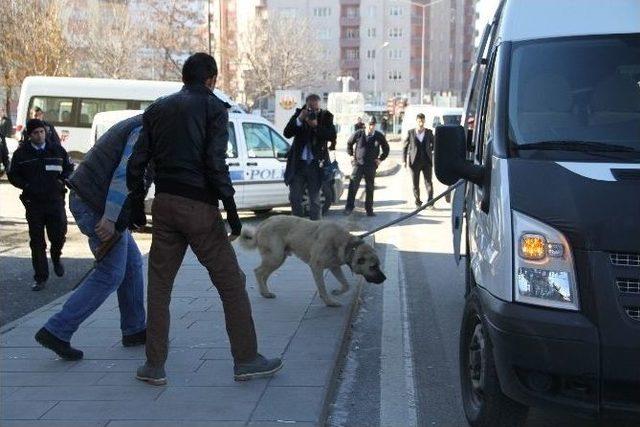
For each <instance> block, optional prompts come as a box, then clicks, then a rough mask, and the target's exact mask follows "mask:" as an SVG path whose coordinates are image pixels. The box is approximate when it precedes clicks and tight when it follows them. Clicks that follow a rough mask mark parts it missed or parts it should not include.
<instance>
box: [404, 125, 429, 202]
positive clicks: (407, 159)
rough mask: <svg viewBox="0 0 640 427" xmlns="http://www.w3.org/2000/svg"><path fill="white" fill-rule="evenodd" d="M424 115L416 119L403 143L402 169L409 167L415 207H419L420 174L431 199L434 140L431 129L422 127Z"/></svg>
mask: <svg viewBox="0 0 640 427" xmlns="http://www.w3.org/2000/svg"><path fill="white" fill-rule="evenodd" d="M424 120H425V117H424V114H422V113H420V114H418V116H417V117H416V124H417V127H416V128H415V129H411V130H409V133H408V134H407V138H406V139H405V141H404V148H403V150H402V160H403V163H404V167H407V164H408V165H409V168H410V169H411V177H412V180H413V196H414V197H415V202H416V206H421V205H422V201H421V200H420V174H422V175H423V176H424V185H425V188H426V189H427V193H428V194H429V200H431V199H433V182H432V180H431V179H432V172H431V168H432V165H433V147H434V138H433V132H431V129H427V128H425V127H424Z"/></svg>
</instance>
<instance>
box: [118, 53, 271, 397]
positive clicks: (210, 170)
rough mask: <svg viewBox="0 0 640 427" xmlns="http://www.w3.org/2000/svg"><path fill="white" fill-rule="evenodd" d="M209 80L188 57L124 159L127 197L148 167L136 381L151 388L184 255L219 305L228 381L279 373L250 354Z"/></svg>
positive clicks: (222, 130) (223, 117) (237, 227)
mask: <svg viewBox="0 0 640 427" xmlns="http://www.w3.org/2000/svg"><path fill="white" fill-rule="evenodd" d="M217 75H218V67H217V65H216V62H215V60H214V59H213V57H211V56H210V55H207V54H206V53H196V54H194V55H192V56H190V57H189V58H188V59H187V60H186V61H185V63H184V66H183V68H182V81H183V82H184V87H183V88H182V90H181V91H179V92H177V93H174V94H172V95H169V96H166V97H163V98H160V99H158V100H157V101H156V102H154V103H153V104H152V105H150V106H149V107H148V108H147V110H146V111H145V112H144V115H143V118H142V121H143V127H144V131H143V133H144V135H143V136H144V137H143V138H141V139H140V141H139V142H138V143H137V144H136V147H135V149H134V153H133V155H132V156H131V158H130V159H129V165H128V171H127V183H128V186H129V190H130V191H131V192H132V193H133V195H134V196H136V195H140V194H142V193H143V192H144V173H145V169H146V167H147V164H148V163H149V161H153V165H154V182H155V186H156V194H155V198H154V201H153V207H152V215H153V236H152V244H151V252H150V253H149V283H148V295H147V313H148V321H147V343H146V353H147V361H146V363H145V364H144V365H143V366H141V367H140V368H139V369H138V371H137V374H136V378H137V379H139V380H141V381H146V382H148V383H150V384H153V385H163V384H166V382H167V379H166V374H165V369H164V365H165V362H166V360H167V351H168V344H169V320H170V312H169V303H170V301H171V289H172V288H173V281H174V279H175V277H176V274H177V272H178V269H179V268H180V265H181V264H182V260H183V258H184V255H185V252H186V250H187V247H191V249H192V250H193V252H194V253H195V254H196V256H197V257H198V260H199V261H200V263H201V264H202V265H204V266H205V267H206V268H207V270H208V272H209V276H210V277H211V280H212V282H213V284H214V286H216V288H217V289H218V293H219V295H220V298H221V299H222V305H223V308H224V313H225V320H226V326H227V333H228V335H229V341H230V343H231V353H232V355H233V359H234V362H235V363H234V377H235V379H236V380H248V379H251V378H255V377H263V376H268V375H272V374H273V373H275V372H276V371H278V370H279V369H280V368H281V367H282V361H281V360H280V359H266V358H264V357H263V356H261V355H260V354H258V352H257V342H256V334H255V328H254V324H253V318H252V315H251V304H250V303H249V296H248V295H247V291H246V289H245V279H246V277H245V275H244V273H243V272H242V270H241V269H240V266H239V265H238V260H237V259H236V254H235V252H234V250H233V247H232V246H231V243H230V240H232V239H235V238H237V237H238V236H239V235H240V231H241V227H242V225H241V223H240V219H239V218H238V215H237V212H236V207H235V203H234V202H233V195H234V189H233V186H232V184H231V178H230V177H229V169H228V167H227V164H226V162H225V158H226V151H227V144H228V141H229V134H228V130H227V125H228V122H229V114H228V112H227V106H228V105H227V104H225V103H223V102H222V101H221V100H220V99H218V98H217V97H216V96H215V95H214V94H213V92H212V89H213V87H214V86H215V83H216V79H217ZM220 200H221V201H223V203H224V206H225V209H226V210H227V219H228V221H229V223H230V225H231V234H232V235H231V237H230V238H229V237H228V236H227V232H226V230H225V226H224V223H223V222H222V216H221V215H220V211H219V210H218V202H219V201H220ZM132 208H133V209H141V207H140V206H138V207H134V206H132Z"/></svg>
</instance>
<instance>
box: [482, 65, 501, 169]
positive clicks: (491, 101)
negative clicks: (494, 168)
mask: <svg viewBox="0 0 640 427" xmlns="http://www.w3.org/2000/svg"><path fill="white" fill-rule="evenodd" d="M496 57H497V55H496V54H494V55H493V56H492V58H491V65H490V66H489V68H488V69H487V73H488V74H487V79H488V82H487V85H488V86H487V87H486V89H485V91H486V92H485V95H484V96H485V97H484V99H483V107H482V115H481V120H480V127H479V128H478V132H479V138H480V140H479V141H480V146H479V147H478V148H479V151H478V160H479V161H480V162H482V163H484V158H485V155H486V148H487V144H488V143H489V141H490V140H491V139H493V132H494V123H495V109H496V100H495V91H496V90H495V89H496V80H497V79H496V76H497V74H498V73H497V72H496V71H497V70H496V69H495V63H496Z"/></svg>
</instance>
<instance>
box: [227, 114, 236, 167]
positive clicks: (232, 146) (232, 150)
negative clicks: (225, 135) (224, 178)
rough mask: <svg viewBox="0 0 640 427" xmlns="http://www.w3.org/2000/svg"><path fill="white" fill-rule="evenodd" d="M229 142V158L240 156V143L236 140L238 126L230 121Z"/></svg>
mask: <svg viewBox="0 0 640 427" xmlns="http://www.w3.org/2000/svg"><path fill="white" fill-rule="evenodd" d="M228 131H229V142H228V143H227V158H228V159H233V158H236V157H238V143H237V142H236V128H235V126H234V125H233V123H232V122H229V129H228Z"/></svg>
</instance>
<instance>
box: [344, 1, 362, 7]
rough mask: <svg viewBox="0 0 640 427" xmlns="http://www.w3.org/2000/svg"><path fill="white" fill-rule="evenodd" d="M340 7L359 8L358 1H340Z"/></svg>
mask: <svg viewBox="0 0 640 427" xmlns="http://www.w3.org/2000/svg"><path fill="white" fill-rule="evenodd" d="M340 4H341V5H342V6H360V0H340Z"/></svg>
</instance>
